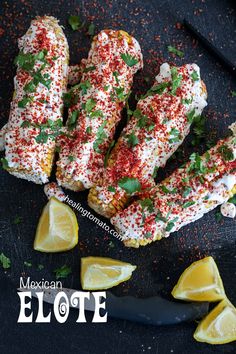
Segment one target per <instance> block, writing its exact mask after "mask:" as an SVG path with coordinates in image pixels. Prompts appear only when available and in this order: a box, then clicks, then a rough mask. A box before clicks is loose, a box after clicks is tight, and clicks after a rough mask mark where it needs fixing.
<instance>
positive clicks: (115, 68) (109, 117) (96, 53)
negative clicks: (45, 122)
mask: <svg viewBox="0 0 236 354" xmlns="http://www.w3.org/2000/svg"><path fill="white" fill-rule="evenodd" d="M142 65H143V62H142V54H141V50H140V46H139V44H138V42H137V41H136V40H135V39H134V38H133V37H131V36H130V35H128V34H127V33H126V32H124V31H113V30H104V31H101V32H100V33H99V34H98V36H96V37H94V39H93V43H92V48H91V50H90V52H89V56H88V59H87V61H86V67H85V69H84V71H83V75H82V78H81V82H80V84H79V85H78V86H77V88H76V89H75V91H74V92H75V95H74V97H73V99H74V98H75V97H76V96H77V98H76V99H77V102H76V103H74V102H73V103H72V104H73V105H72V107H71V109H70V110H69V119H68V123H67V128H68V135H69V136H67V137H63V138H62V139H61V150H60V156H59V161H58V162H57V181H58V184H59V185H62V186H64V187H66V188H69V189H72V190H75V191H79V190H82V189H85V188H90V187H91V186H93V185H94V184H95V182H97V181H98V180H99V179H100V178H101V174H102V172H103V168H104V157H105V154H106V151H107V149H108V147H109V145H110V143H111V141H112V139H113V135H114V131H115V127H116V125H117V123H118V122H119V120H120V118H121V110H122V108H123V107H124V105H125V101H126V98H127V96H128V94H129V92H130V88H131V85H132V81H133V76H134V74H135V72H136V71H137V70H139V69H140V68H141V67H142ZM76 90H77V91H76ZM67 98H68V95H67Z"/></svg>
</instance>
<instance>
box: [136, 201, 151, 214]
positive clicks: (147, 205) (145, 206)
mask: <svg viewBox="0 0 236 354" xmlns="http://www.w3.org/2000/svg"><path fill="white" fill-rule="evenodd" d="M139 204H140V205H141V207H142V210H143V211H144V210H145V209H146V210H147V211H149V213H152V212H153V211H154V205H153V201H152V200H151V199H150V198H146V199H142V200H139Z"/></svg>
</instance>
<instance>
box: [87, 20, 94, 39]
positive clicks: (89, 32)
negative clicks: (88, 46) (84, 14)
mask: <svg viewBox="0 0 236 354" xmlns="http://www.w3.org/2000/svg"><path fill="white" fill-rule="evenodd" d="M94 33H95V24H94V23H90V24H89V26H88V34H89V35H90V36H94Z"/></svg>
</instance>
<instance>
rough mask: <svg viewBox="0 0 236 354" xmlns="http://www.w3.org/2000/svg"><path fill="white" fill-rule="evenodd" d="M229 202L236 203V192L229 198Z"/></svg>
mask: <svg viewBox="0 0 236 354" xmlns="http://www.w3.org/2000/svg"><path fill="white" fill-rule="evenodd" d="M228 202H229V203H233V204H236V194H235V195H234V196H233V197H232V198H230V199H229V200H228Z"/></svg>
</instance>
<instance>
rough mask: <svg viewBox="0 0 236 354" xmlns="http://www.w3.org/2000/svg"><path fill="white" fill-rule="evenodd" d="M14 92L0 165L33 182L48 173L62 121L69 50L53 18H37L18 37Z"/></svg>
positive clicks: (39, 182) (44, 180)
mask: <svg viewBox="0 0 236 354" xmlns="http://www.w3.org/2000/svg"><path fill="white" fill-rule="evenodd" d="M18 43H19V49H20V53H19V55H18V57H17V58H16V64H17V73H16V77H15V92H14V95H13V99H12V103H11V111H10V117H9V121H8V123H7V133H6V135H5V150H6V155H5V159H4V162H5V168H6V169H7V170H8V171H9V172H10V173H11V174H13V175H15V176H16V177H20V178H23V179H27V180H29V181H33V182H35V183H38V184H42V183H46V182H47V181H48V177H49V176H50V173H51V168H52V164H53V159H54V152H55V137H56V133H57V129H58V128H59V127H60V126H61V125H62V110H63V101H62V94H63V93H64V92H65V90H66V86H67V75H68V61H69V49H68V43H67V40H66V38H65V36H64V33H63V31H62V28H61V27H60V26H59V24H58V21H57V20H56V19H55V18H54V17H48V16H44V17H37V18H36V19H34V20H33V21H32V22H31V26H30V28H29V29H28V31H27V32H26V34H25V35H24V36H23V37H22V38H20V39H19V42H18Z"/></svg>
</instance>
